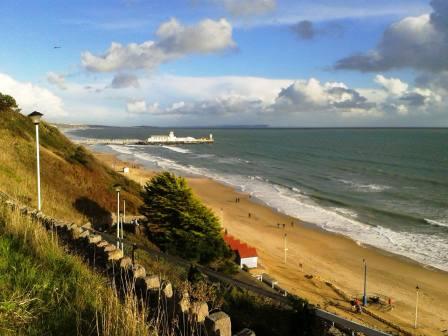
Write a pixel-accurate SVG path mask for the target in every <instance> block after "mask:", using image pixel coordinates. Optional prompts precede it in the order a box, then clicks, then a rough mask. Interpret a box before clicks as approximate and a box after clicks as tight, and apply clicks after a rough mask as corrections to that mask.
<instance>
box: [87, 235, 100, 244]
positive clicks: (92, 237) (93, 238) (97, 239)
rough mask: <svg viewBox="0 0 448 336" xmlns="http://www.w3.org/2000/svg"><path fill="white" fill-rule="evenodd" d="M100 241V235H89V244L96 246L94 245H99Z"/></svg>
mask: <svg viewBox="0 0 448 336" xmlns="http://www.w3.org/2000/svg"><path fill="white" fill-rule="evenodd" d="M102 239H103V237H101V236H100V235H90V236H89V243H90V244H96V243H99V242H100V241H101V240H102Z"/></svg>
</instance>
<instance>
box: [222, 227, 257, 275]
mask: <svg viewBox="0 0 448 336" xmlns="http://www.w3.org/2000/svg"><path fill="white" fill-rule="evenodd" d="M224 241H225V242H226V244H227V245H228V246H229V247H230V249H231V250H232V251H234V252H235V253H236V255H237V257H238V263H239V265H240V267H243V266H244V265H246V267H248V268H257V266H258V255H257V250H256V249H255V248H254V247H252V246H249V245H247V244H246V243H242V242H241V241H240V240H238V239H236V238H234V237H232V236H231V235H224Z"/></svg>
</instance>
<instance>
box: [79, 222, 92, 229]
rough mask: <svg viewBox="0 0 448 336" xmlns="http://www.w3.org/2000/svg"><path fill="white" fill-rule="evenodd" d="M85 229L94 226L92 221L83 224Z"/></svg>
mask: <svg viewBox="0 0 448 336" xmlns="http://www.w3.org/2000/svg"><path fill="white" fill-rule="evenodd" d="M81 227H82V228H83V229H86V230H89V229H91V228H92V223H90V222H87V223H85V224H84V225H82V226H81Z"/></svg>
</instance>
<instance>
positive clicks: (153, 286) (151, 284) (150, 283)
mask: <svg viewBox="0 0 448 336" xmlns="http://www.w3.org/2000/svg"><path fill="white" fill-rule="evenodd" d="M144 281H145V284H146V289H147V290H150V291H157V290H159V289H160V278H159V276H158V275H149V276H146V277H145V278H144Z"/></svg>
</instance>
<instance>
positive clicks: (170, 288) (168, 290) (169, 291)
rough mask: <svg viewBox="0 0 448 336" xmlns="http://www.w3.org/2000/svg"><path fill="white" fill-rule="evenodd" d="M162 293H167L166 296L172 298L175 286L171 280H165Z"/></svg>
mask: <svg viewBox="0 0 448 336" xmlns="http://www.w3.org/2000/svg"><path fill="white" fill-rule="evenodd" d="M162 293H163V295H165V298H167V299H171V298H172V297H173V286H172V285H171V282H169V281H165V282H164V283H163V285H162Z"/></svg>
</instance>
